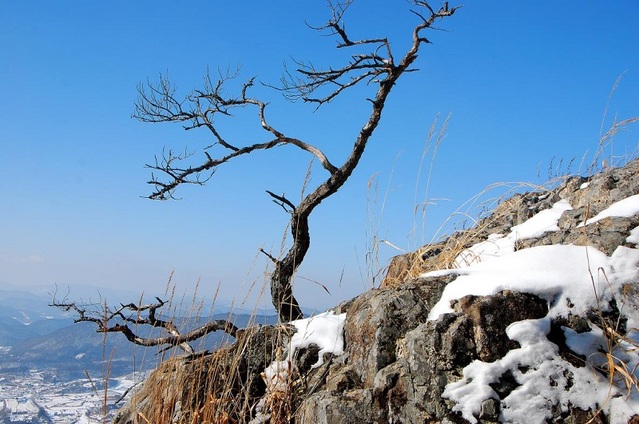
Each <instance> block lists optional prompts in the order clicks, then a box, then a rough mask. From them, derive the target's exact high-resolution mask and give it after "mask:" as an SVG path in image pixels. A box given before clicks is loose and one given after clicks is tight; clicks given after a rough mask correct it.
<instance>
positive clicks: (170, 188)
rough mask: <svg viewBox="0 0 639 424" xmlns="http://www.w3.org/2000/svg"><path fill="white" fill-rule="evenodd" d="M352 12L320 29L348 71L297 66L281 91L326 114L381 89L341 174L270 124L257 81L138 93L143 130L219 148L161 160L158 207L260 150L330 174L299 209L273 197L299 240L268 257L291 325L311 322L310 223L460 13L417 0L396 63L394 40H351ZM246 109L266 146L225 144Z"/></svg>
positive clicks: (154, 87) (164, 84) (275, 296)
mask: <svg viewBox="0 0 639 424" xmlns="http://www.w3.org/2000/svg"><path fill="white" fill-rule="evenodd" d="M350 4H351V0H346V1H345V2H339V3H331V2H329V5H330V10H331V12H332V16H331V18H330V19H329V21H328V23H326V25H324V26H321V27H316V28H313V29H315V30H318V31H322V32H328V33H329V34H330V35H332V36H334V37H336V38H337V40H338V44H337V48H338V49H350V50H353V51H354V53H352V54H351V56H350V60H349V61H348V62H347V63H346V64H344V65H342V66H339V67H329V68H327V69H317V68H315V67H314V66H313V65H311V64H309V63H305V62H295V65H296V69H295V70H294V72H289V71H287V72H285V76H284V77H283V78H282V86H281V87H278V88H277V89H278V90H281V91H282V92H283V93H284V94H285V96H286V97H287V98H288V99H291V100H297V99H301V100H303V101H304V102H308V103H313V104H316V105H317V107H321V106H323V105H325V104H326V103H329V102H330V101H331V100H333V99H335V98H336V97H337V96H339V95H340V94H342V93H343V92H345V91H346V90H348V89H350V88H352V87H354V86H356V85H359V84H367V85H369V86H377V91H376V93H375V95H374V97H373V98H370V99H367V100H368V101H369V102H370V104H371V112H370V115H369V117H368V119H367V120H366V122H365V123H364V125H363V126H362V127H361V130H360V131H359V134H358V136H357V138H356V139H355V142H354V144H353V149H352V150H351V152H350V155H349V156H348V158H347V159H346V161H345V162H344V163H343V164H341V165H339V166H338V165H335V164H334V163H333V162H331V161H330V160H329V159H328V157H327V156H326V154H324V152H323V151H322V150H321V149H320V148H318V147H316V146H314V145H311V144H309V143H307V142H305V141H303V140H300V139H297V138H293V137H290V136H288V135H286V133H285V132H283V131H282V130H280V129H276V128H275V127H273V126H272V125H271V124H270V123H269V121H268V120H267V117H266V109H267V106H268V105H267V103H266V102H264V101H262V100H260V99H257V98H254V97H251V96H250V94H249V92H250V89H251V87H253V85H254V82H255V81H254V79H249V80H248V81H247V82H246V83H244V84H243V85H242V87H241V89H240V90H239V93H237V94H236V95H235V96H228V95H225V93H224V88H225V87H226V83H227V82H228V81H229V79H232V78H234V77H236V76H237V75H236V74H230V75H222V76H221V77H220V78H219V79H218V80H216V81H213V80H212V79H211V78H210V76H207V77H206V78H205V81H204V85H203V87H202V88H199V89H197V88H196V89H194V90H193V91H191V92H190V93H188V94H186V95H185V96H182V97H180V96H177V95H176V90H175V87H174V85H173V84H172V83H171V82H170V81H169V80H168V78H165V77H162V76H160V80H159V82H158V83H157V84H151V83H147V84H141V85H140V86H139V87H138V93H139V97H138V99H137V102H136V103H135V112H134V115H133V116H134V117H135V118H137V119H139V120H140V121H142V122H154V123H156V122H178V123H182V124H183V126H184V129H186V130H192V129H195V128H206V129H207V130H208V131H210V133H211V135H212V137H213V140H214V142H213V144H212V145H211V146H209V147H207V148H204V149H203V151H202V154H203V157H202V161H201V162H200V164H199V165H195V166H193V165H188V166H181V165H180V164H181V163H183V162H182V161H183V160H184V159H186V158H187V157H189V156H191V155H192V154H175V153H174V152H173V151H171V150H169V151H165V152H164V154H163V156H162V157H161V158H156V161H155V163H154V164H151V165H147V166H148V167H149V168H151V169H152V170H153V171H155V172H157V173H159V175H161V176H162V179H161V178H160V177H158V176H157V175H156V174H155V172H154V173H152V178H151V181H149V183H150V184H151V185H153V186H154V191H153V193H152V194H151V195H150V196H149V198H151V199H159V200H165V199H170V198H173V196H174V193H175V190H176V189H177V188H178V187H179V186H181V185H183V184H197V185H203V184H204V183H205V182H206V181H208V180H209V178H211V176H212V175H213V172H214V171H215V169H216V168H217V167H218V166H220V165H223V164H225V163H227V162H230V161H231V160H233V159H235V158H238V157H240V156H244V155H247V154H251V153H254V152H257V151H259V150H268V149H273V148H277V147H282V146H295V147H297V148H299V149H301V150H303V151H305V152H307V153H308V154H310V155H311V156H312V157H314V158H315V159H317V160H318V161H319V163H321V165H322V167H323V168H324V170H325V171H326V173H327V174H328V176H327V178H326V180H324V181H323V182H322V183H321V184H319V186H317V187H316V188H315V189H314V190H313V191H312V192H310V193H308V194H307V195H305V197H303V198H302V200H301V201H300V203H299V204H297V205H296V204H294V203H293V202H292V201H291V200H290V199H288V198H286V197H285V196H284V195H281V196H280V195H276V194H275V193H273V192H271V191H267V193H268V194H269V195H270V196H271V197H272V199H273V201H274V202H275V203H277V204H278V205H280V206H281V207H282V208H283V209H284V210H286V212H287V213H289V214H290V230H291V234H292V238H293V240H292V245H291V246H290V248H289V249H288V251H287V252H286V254H285V255H283V257H281V258H276V257H274V256H272V255H270V254H267V256H268V257H269V258H270V259H271V260H272V261H273V263H274V271H273V273H272V275H271V297H272V302H273V306H275V308H276V310H277V311H278V314H279V317H280V320H281V321H283V322H287V321H289V320H294V319H299V318H302V317H303V314H302V311H301V309H300V306H299V304H298V302H297V300H296V299H295V296H294V295H293V290H292V281H293V277H294V275H295V271H296V270H297V268H298V267H299V265H300V264H301V262H302V261H303V260H304V257H305V256H306V253H307V252H308V249H309V246H310V240H311V239H310V231H309V223H308V221H309V216H310V215H311V213H312V212H313V210H314V209H315V207H317V206H318V205H319V204H320V203H321V202H322V201H323V200H324V199H326V198H327V197H329V196H331V195H332V194H334V193H335V192H337V191H338V190H339V189H340V187H342V185H343V184H344V183H345V182H346V181H347V180H348V178H349V177H350V175H351V174H352V172H353V170H354V169H355V168H356V167H357V164H358V163H359V161H360V159H361V157H362V154H363V153H364V150H365V149H366V145H367V143H368V141H369V140H370V138H371V136H372V135H373V132H374V131H375V128H376V127H377V125H378V124H379V122H380V119H381V116H382V111H383V110H384V106H385V104H386V99H387V97H388V95H389V94H390V92H391V91H392V89H393V87H394V86H395V84H396V83H397V81H398V80H399V78H400V77H401V76H402V75H403V74H404V73H406V72H410V71H414V70H415V69H414V68H412V65H413V63H414V62H415V60H416V59H417V56H418V53H419V51H420V48H421V47H422V46H423V45H424V44H429V43H430V41H429V40H428V38H426V37H425V35H424V32H425V31H426V30H428V29H432V28H434V27H433V25H434V24H435V23H436V22H438V21H439V20H441V19H443V18H446V17H448V16H451V15H452V14H453V13H454V12H455V10H456V9H457V7H453V8H449V6H448V3H447V2H444V4H443V6H442V7H440V8H439V9H437V10H435V9H433V8H432V7H431V6H430V5H429V4H428V3H427V2H426V1H422V0H412V2H411V4H412V7H413V8H412V10H411V12H412V13H413V14H414V15H415V16H416V17H417V19H418V23H417V25H416V26H415V27H414V28H413V30H412V43H411V44H410V47H409V48H408V50H407V51H405V52H404V53H403V54H402V55H401V56H396V55H395V54H394V52H393V51H392V49H391V45H390V43H389V40H388V39H387V38H370V39H353V38H351V35H350V34H349V33H348V32H347V31H346V27H345V25H344V21H343V17H344V13H345V12H346V10H347V9H348V7H349V5H350ZM244 107H252V108H255V109H256V112H257V119H259V122H260V125H261V128H262V129H263V130H264V131H265V134H266V136H267V137H268V139H267V140H266V141H263V142H256V143H253V144H237V143H236V142H235V141H232V140H229V139H227V138H225V137H224V135H223V134H222V131H221V130H220V128H219V126H218V125H216V122H215V118H216V117H218V116H220V115H223V116H230V115H231V111H232V110H234V109H236V108H244ZM214 148H215V149H216V152H215V153H214V152H213V149H214ZM263 253H266V252H263Z"/></svg>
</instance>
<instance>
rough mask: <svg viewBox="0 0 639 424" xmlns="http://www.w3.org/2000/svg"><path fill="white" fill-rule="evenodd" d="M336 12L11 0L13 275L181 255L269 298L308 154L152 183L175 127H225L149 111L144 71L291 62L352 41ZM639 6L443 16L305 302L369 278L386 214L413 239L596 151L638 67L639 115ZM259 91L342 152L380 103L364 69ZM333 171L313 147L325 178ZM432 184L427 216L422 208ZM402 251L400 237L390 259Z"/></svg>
mask: <svg viewBox="0 0 639 424" xmlns="http://www.w3.org/2000/svg"><path fill="white" fill-rule="evenodd" d="M451 4H452V3H451ZM327 18H328V11H327V9H326V6H325V2H324V1H304V2H299V1H292V0H287V1H278V2H271V3H269V5H268V6H266V5H265V3H263V2H254V1H247V2H212V1H209V2H205V1H192V2H188V3H181V4H179V3H178V2H168V1H159V2H150V1H137V2H128V1H111V2H81V1H58V2H48V3H47V4H46V6H45V5H44V3H42V2H35V1H21V2H10V1H0V55H1V56H0V57H1V60H0V94H1V95H2V96H1V97H0V145H1V146H2V151H1V153H0V175H1V176H2V178H0V190H1V191H2V193H3V200H2V201H1V202H0V287H2V286H6V287H8V286H9V285H11V286H19V287H28V286H34V285H40V286H41V285H45V286H53V285H54V283H57V284H59V285H61V286H66V285H73V284H92V285H95V286H111V287H116V288H123V289H128V290H133V291H145V292H148V293H151V292H153V293H155V292H162V291H163V289H164V287H165V283H166V281H167V279H168V276H169V275H170V273H171V272H172V271H174V272H175V274H174V279H173V283H175V284H177V286H178V290H179V291H189V290H191V288H192V287H193V286H194V284H195V283H196V281H198V279H199V280H200V287H199V291H200V294H205V295H211V294H212V293H213V291H214V290H215V288H216V287H217V286H218V284H219V287H220V294H219V297H220V299H224V300H231V299H237V301H238V302H240V303H241V302H242V301H243V300H244V299H245V297H247V296H248V300H247V301H246V304H245V305H244V306H246V307H250V306H252V305H253V304H255V303H256V302H257V303H258V304H259V305H260V306H268V296H266V297H265V300H262V301H258V300H256V298H257V295H258V293H259V291H260V290H261V288H262V286H263V284H264V281H265V280H264V273H265V271H266V265H267V260H266V258H265V257H263V255H259V254H258V253H257V252H258V249H259V248H260V247H264V249H266V250H270V251H272V252H274V253H277V252H278V251H279V247H280V244H281V240H282V235H283V231H284V229H285V225H286V222H287V216H286V215H285V213H284V212H283V211H282V210H281V209H280V208H279V207H278V206H277V205H274V204H273V203H272V202H271V201H270V198H269V197H268V196H267V195H266V194H265V190H271V191H273V192H276V193H286V194H287V196H288V197H291V198H293V199H295V196H297V195H298V193H299V192H300V187H301V182H302V180H303V178H304V175H305V172H306V168H307V166H308V162H309V159H310V158H308V157H306V156H305V155H303V154H299V153H298V152H296V151H294V150H290V149H288V150H285V149H280V150H279V151H278V152H268V153H262V154H257V155H255V156H253V157H249V158H245V159H244V160H240V161H238V162H235V163H230V164H228V165H227V166H224V167H221V168H220V169H219V170H218V172H217V173H216V174H215V175H214V177H213V178H212V179H211V180H210V182H209V183H208V185H207V186H206V187H187V188H184V189H181V190H179V191H178V192H177V196H178V197H181V198H182V200H180V201H175V202H154V201H150V200H146V199H144V198H143V196H145V195H148V194H150V189H151V187H150V186H148V185H147V184H146V181H148V179H149V176H150V173H149V171H148V170H147V169H145V168H144V164H145V163H151V162H152V161H153V158H154V155H159V154H161V152H162V148H163V147H164V146H167V147H169V148H174V149H176V150H181V149H184V147H185V146H188V147H191V148H192V149H195V148H196V147H197V146H201V145H203V143H207V142H210V138H209V137H208V134H206V133H205V132H199V133H197V132H193V131H190V132H188V133H187V132H184V131H183V130H182V129H181V128H180V127H179V126H172V125H160V124H144V123H140V122H138V121H136V120H134V119H132V118H131V114H132V112H133V102H134V100H135V99H136V85H137V84H138V83H139V82H141V81H146V80H147V79H149V80H151V81H154V80H157V76H158V74H159V73H163V74H166V73H168V75H169V76H170V78H171V80H173V81H174V82H175V83H176V84H177V86H178V89H179V90H182V92H183V93H186V92H187V91H188V90H190V89H191V88H193V87H196V86H198V85H199V84H200V83H201V80H202V76H203V75H204V73H205V72H206V69H207V67H209V69H211V70H212V71H213V72H215V71H216V70H217V69H218V68H222V69H225V68H227V67H229V66H230V67H231V68H235V67H237V66H241V75H242V77H245V78H249V77H252V76H257V79H258V80H260V81H264V82H267V83H277V81H278V80H279V77H280V75H281V73H282V64H283V63H284V62H285V61H289V60H290V58H291V57H293V58H295V59H302V60H310V61H312V62H313V63H315V64H317V65H324V64H334V65H337V64H340V63H343V61H344V60H345V58H346V56H345V53H346V52H344V51H337V50H336V49H334V48H333V47H334V45H335V40H334V39H331V38H329V37H324V36H320V35H319V34H318V33H315V32H314V31H311V30H309V29H308V27H307V26H306V24H305V22H308V23H310V24H315V25H319V24H322V23H324V22H325V21H326V19H327ZM638 18H639V2H638V1H634V0H633V1H621V2H615V3H614V5H611V4H610V3H607V2H595V1H587V2H579V3H577V2H551V1H541V2H529V1H525V2H519V1H518V2H512V1H493V2H489V3H486V2H482V3H481V4H480V3H479V2H473V3H471V4H465V5H464V7H463V8H462V9H460V10H459V11H458V12H457V13H456V14H455V15H454V16H453V17H452V18H450V19H448V20H447V21H445V22H444V23H443V24H442V25H441V27H442V28H443V29H445V30H446V31H437V32H433V33H431V36H430V38H431V40H432V41H433V44H432V45H428V46H425V48H424V49H423V51H422V54H421V56H420V58H419V60H418V62H417V67H418V68H419V69H420V72H416V73H411V74H406V75H405V76H404V77H403V78H402V79H401V80H400V81H399V83H398V85H397V86H396V87H395V89H394V91H393V93H392V94H391V97H390V100H389V102H388V104H387V108H386V110H385V111H384V116H383V121H382V124H381V125H380V127H379V128H378V130H377V132H376V133H375V135H374V138H373V139H372V140H371V143H370V145H369V148H368V151H367V152H366V154H365V155H364V157H363V160H362V163H361V166H360V167H359V168H358V169H357V170H356V172H355V174H354V175H353V177H352V178H351V180H350V181H349V182H348V183H347V184H346V185H345V186H344V187H343V189H342V190H341V191H340V192H338V193H337V194H336V195H335V196H334V197H332V198H330V199H328V200H327V201H325V202H323V203H322V205H321V206H320V207H319V208H318V209H317V210H316V211H315V212H314V215H313V217H312V220H311V232H312V233H311V237H312V245H311V250H310V251H309V254H308V256H307V259H306V261H305V263H304V264H303V266H302V268H301V269H300V272H299V274H300V277H303V278H300V279H298V280H297V281H296V286H295V289H296V293H297V295H298V298H299V300H300V301H301V303H302V304H303V305H304V306H305V307H310V308H313V307H318V308H325V307H329V306H331V305H334V304H336V303H338V302H339V301H341V300H343V299H346V298H349V297H352V296H354V295H356V294H357V293H359V292H361V291H363V290H365V289H366V288H369V287H371V285H372V283H371V281H370V279H369V278H368V277H367V275H368V272H367V266H366V263H365V257H366V254H367V251H368V249H369V246H370V244H371V234H376V235H377V236H378V237H379V238H380V239H385V240H388V241H389V242H391V243H392V244H394V245H396V246H398V247H400V248H402V249H413V248H415V247H417V246H418V245H420V244H421V242H422V241H424V242H427V241H429V240H430V239H431V238H432V237H433V235H434V234H435V233H436V231H437V229H438V228H439V227H440V225H441V224H442V222H444V221H445V220H446V219H447V217H449V216H451V214H453V213H454V212H455V211H456V210H457V209H458V208H459V207H460V206H461V205H463V204H464V202H466V201H467V200H468V199H470V198H471V197H472V196H474V195H475V194H477V193H479V192H481V191H482V190H483V189H484V188H485V187H486V186H488V185H490V184H492V183H496V182H519V181H526V182H530V183H534V184H542V183H544V182H545V181H546V180H547V179H548V177H549V176H553V175H556V174H557V173H561V172H565V171H566V170H567V168H568V167H567V164H568V162H570V160H571V159H573V158H574V161H573V165H572V167H571V168H570V169H569V170H570V171H571V172H579V171H580V169H579V168H580V164H581V163H583V165H582V166H581V171H582V173H583V172H585V168H586V166H587V165H590V164H591V163H592V161H593V153H594V151H595V150H596V149H597V141H598V139H599V134H600V131H601V126H602V119H603V118H604V111H605V110H606V107H607V104H608V99H609V95H610V92H611V89H612V87H613V85H614V83H615V81H616V80H617V78H618V77H619V76H620V75H622V74H623V77H622V79H621V83H620V85H619V87H618V88H617V90H616V91H615V93H614V96H613V97H612V99H611V101H610V103H609V106H608V114H607V118H606V120H605V127H608V126H610V124H611V123H612V122H613V119H614V117H615V116H617V119H618V120H621V119H625V118H629V117H631V116H637V115H639V101H638V99H639V27H637V25H636V22H637V19H638ZM346 22H347V29H348V30H349V31H351V33H352V36H353V38H357V37H362V38H363V37H366V38H370V37H377V36H383V35H387V36H388V37H389V38H390V40H391V43H392V46H393V48H394V49H395V55H399V54H400V53H403V52H402V49H404V48H405V47H406V46H407V43H408V40H409V37H410V32H411V30H412V26H413V25H414V24H415V22H416V20H415V16H414V15H412V14H411V13H410V12H408V4H407V3H406V2H404V1H401V0H396V1H392V2H388V1H381V0H367V1H362V0H360V1H359V2H355V4H354V5H353V7H352V9H351V10H349V13H348V14H347V15H346ZM253 95H254V96H256V97H258V96H259V97H261V98H263V99H264V100H266V101H269V102H270V103H271V104H270V106H269V111H268V113H269V115H268V116H269V119H270V120H271V122H272V123H273V125H275V126H277V127H278V128H279V129H280V130H281V131H283V132H285V133H287V134H289V135H291V136H294V137H297V138H300V139H303V140H306V141H308V142H310V143H313V144H315V145H317V146H318V147H321V148H323V149H324V150H325V151H326V153H327V154H328V155H329V157H330V158H331V160H332V161H333V162H335V163H339V162H340V161H342V160H343V159H344V157H345V156H344V155H346V154H347V152H348V149H349V148H350V146H351V144H352V143H353V141H354V138H353V137H354V135H355V134H356V133H357V131H358V130H359V128H360V127H361V126H362V124H363V123H364V120H365V119H366V116H367V113H368V111H369V105H368V103H367V102H366V101H365V100H364V97H365V96H366V93H365V92H362V91H354V92H353V93H352V94H347V95H345V96H343V97H342V98H339V99H337V100H336V101H335V102H334V103H332V104H329V105H327V106H325V107H323V108H321V109H320V110H318V111H315V110H314V108H313V107H312V106H309V105H304V104H301V103H294V104H291V103H287V102H285V101H284V100H283V99H282V98H281V96H280V95H279V94H278V93H276V92H273V91H271V90H268V89H266V88H265V87H263V86H257V87H256V89H255V91H254V92H253ZM449 113H450V114H451V119H450V121H449V123H448V128H447V132H446V137H445V139H444V140H443V142H442V143H441V144H440V146H439V148H438V150H437V154H436V157H435V158H434V159H432V153H433V149H432V147H431V149H430V150H429V152H428V155H427V157H426V159H425V161H424V164H423V165H422V167H421V171H420V161H421V157H422V153H423V151H424V146H425V140H426V134H427V133H428V129H429V128H430V126H431V123H432V122H433V119H434V118H435V116H437V114H441V115H440V122H442V121H443V118H444V117H445V116H446V115H447V114H449ZM251 118H253V115H251V114H250V113H247V114H244V113H242V114H240V115H239V116H237V117H236V118H235V120H231V121H226V122H224V123H223V124H222V125H224V128H225V129H226V130H227V131H228V134H229V136H231V137H235V138H238V139H248V140H264V139H265V138H264V137H265V134H262V133H260V131H259V130H257V129H256V128H255V121H254V120H251ZM638 140H639V132H638V129H637V128H636V127H635V128H630V129H629V130H628V131H625V132H624V133H622V134H620V135H618V136H617V137H616V138H615V139H614V143H612V144H611V145H609V146H607V147H606V150H605V155H606V157H607V158H608V159H610V160H612V162H613V163H614V162H615V161H617V158H616V157H617V156H624V155H626V156H627V155H628V154H631V153H632V152H635V151H636V148H637V142H638ZM611 158H612V159H611ZM562 160H563V162H561V161H562ZM598 162H599V159H597V163H598ZM560 163H561V166H560ZM549 167H551V168H553V169H552V170H550V171H549ZM428 175H430V178H427V177H428ZM324 176H325V175H324V174H322V171H321V169H317V168H316V169H314V171H313V175H312V178H311V182H310V184H311V185H313V184H317V183H318V182H319V181H321V180H322V178H324ZM372 177H374V178H373V180H372V181H377V186H378V194H377V200H376V201H375V200H373V198H374V197H375V196H373V195H372V194H371V193H370V191H369V190H367V186H370V184H369V181H371V178H372ZM427 182H428V184H427ZM427 185H428V190H427V191H426V186H427ZM373 186H375V184H373ZM367 199H368V200H367ZM425 202H426V203H428V204H429V206H428V207H427V210H426V215H425V218H422V216H421V214H418V216H417V217H416V216H415V213H414V211H415V207H416V205H417V204H422V203H425ZM369 210H372V211H374V212H373V213H372V214H371V212H369ZM415 226H416V227H417V231H414V230H413V228H414V227H415ZM422 228H423V231H422ZM422 233H423V235H422ZM398 253H400V252H399V251H397V250H394V249H393V248H391V247H389V246H387V245H381V246H380V250H379V260H380V263H381V264H382V265H384V264H385V263H386V261H387V260H388V258H389V257H390V256H392V255H395V254H398ZM307 279H308V280H313V281H316V282H319V283H321V284H323V285H324V286H325V287H326V288H327V289H328V290H329V291H330V295H329V294H327V293H326V292H325V291H324V290H323V289H322V288H321V287H320V286H319V285H318V284H315V283H313V282H310V281H308V280H307Z"/></svg>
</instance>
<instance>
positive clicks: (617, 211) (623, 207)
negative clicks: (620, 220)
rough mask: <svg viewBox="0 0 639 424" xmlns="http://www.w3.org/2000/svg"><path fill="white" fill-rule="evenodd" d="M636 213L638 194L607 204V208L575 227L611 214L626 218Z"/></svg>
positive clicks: (638, 203) (638, 204) (637, 209)
mask: <svg viewBox="0 0 639 424" xmlns="http://www.w3.org/2000/svg"><path fill="white" fill-rule="evenodd" d="M637 214H639V194H635V195H634V196H630V197H626V198H625V199H623V200H620V201H618V202H615V203H613V204H612V205H610V206H608V208H606V209H604V210H603V211H601V212H599V213H598V214H597V215H595V216H593V217H592V218H590V219H588V220H586V222H582V223H581V224H579V225H578V226H577V228H581V227H583V226H584V225H590V224H592V223H594V222H597V221H601V220H602V219H604V218H608V217H612V216H620V217H626V218H628V217H631V216H634V215H637Z"/></svg>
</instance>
